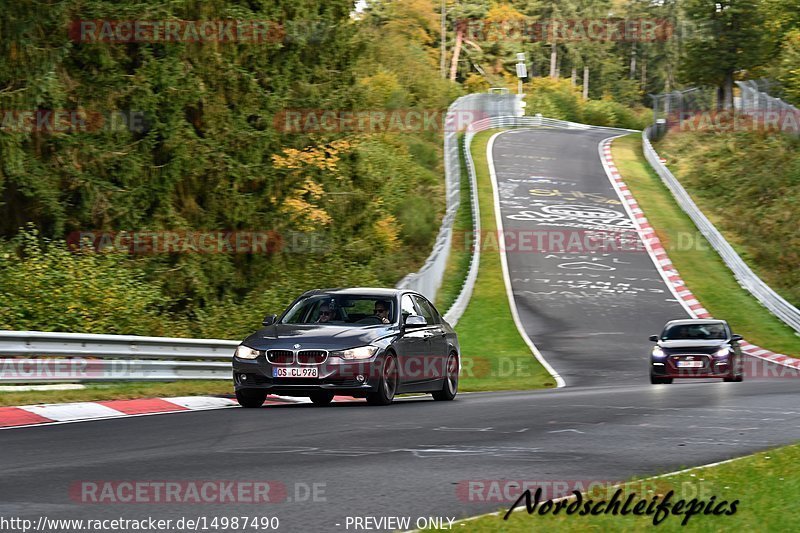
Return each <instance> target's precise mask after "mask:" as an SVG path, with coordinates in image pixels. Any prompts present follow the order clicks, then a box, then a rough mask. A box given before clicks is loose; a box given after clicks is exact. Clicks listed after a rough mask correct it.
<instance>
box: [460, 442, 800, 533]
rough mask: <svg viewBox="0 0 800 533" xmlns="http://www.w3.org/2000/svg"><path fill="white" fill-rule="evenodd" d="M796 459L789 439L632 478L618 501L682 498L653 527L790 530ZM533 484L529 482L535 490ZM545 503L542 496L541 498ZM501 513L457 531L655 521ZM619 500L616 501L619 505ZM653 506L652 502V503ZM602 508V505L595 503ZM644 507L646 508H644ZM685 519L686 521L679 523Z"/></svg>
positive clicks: (622, 527)
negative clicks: (661, 474)
mask: <svg viewBox="0 0 800 533" xmlns="http://www.w3.org/2000/svg"><path fill="white" fill-rule="evenodd" d="M798 461H800V446H799V445H792V446H786V447H783V448H777V449H774V450H770V451H767V452H762V453H758V454H755V455H752V456H748V457H745V458H743V459H738V460H735V461H732V462H730V463H725V464H722V465H718V466H714V467H707V468H695V469H692V470H690V471H687V472H683V473H680V474H676V475H672V476H669V477H665V478H660V479H650V480H640V481H631V482H628V483H626V484H625V485H623V486H621V487H620V488H622V489H623V492H622V495H621V497H620V501H621V502H622V503H623V504H624V502H625V500H626V498H627V497H628V495H630V494H635V496H634V498H633V504H634V505H632V506H631V507H634V506H635V503H636V502H638V501H639V500H646V501H647V503H648V505H649V503H650V502H651V501H652V500H653V498H654V497H658V503H660V502H662V501H663V500H664V496H665V495H666V494H667V493H669V491H673V492H674V494H673V496H672V497H671V499H670V502H671V503H672V504H673V506H674V505H675V504H676V503H677V502H678V501H679V500H684V501H685V502H687V503H686V505H684V509H681V511H683V512H682V514H670V515H668V516H663V517H662V518H663V521H661V522H659V524H658V531H734V530H736V531H791V530H794V529H795V527H796V525H795V524H796V517H795V513H794V508H795V506H796V502H797V499H798V498H799V497H800V478H798V476H793V475H791V472H793V471H794V470H795V469H796V467H797V463H798ZM535 490H536V488H535V487H533V488H532V492H535ZM616 490H617V489H616V488H613V489H606V488H602V489H600V488H598V489H597V490H596V491H591V492H590V493H588V494H585V495H584V496H583V503H586V501H587V500H588V499H592V500H593V501H594V503H599V502H600V501H601V500H605V501H606V502H610V501H611V498H612V497H613V494H614V492H615V491H616ZM712 497H715V498H714V500H713V505H712V512H711V514H708V515H706V514H704V512H705V509H706V505H708V503H709V502H711V498H712ZM692 499H695V500H696V501H697V502H698V503H699V502H703V503H704V504H705V505H704V506H703V507H702V510H703V512H701V513H700V514H695V515H692V516H690V517H689V518H688V519H686V511H685V509H686V508H687V506H688V504H689V503H690V502H691V500H692ZM542 500H543V501H542V502H541V503H544V500H545V498H542ZM735 500H738V503H737V505H736V511H735V513H733V514H731V515H725V514H722V515H716V516H715V515H714V514H713V508H716V506H718V505H720V504H721V503H722V502H723V501H726V502H727V504H726V505H725V507H720V508H719V509H718V510H719V511H723V510H727V511H730V510H732V507H731V504H732V503H733V502H734V501H735ZM510 506H511V504H509V505H508V506H506V507H505V508H503V509H502V510H501V513H500V516H485V517H482V518H479V519H477V520H473V521H470V522H464V523H463V527H457V529H458V530H459V531H470V532H478V533H480V532H493V533H494V532H516V531H577V530H579V531H642V530H646V529H650V528H652V527H653V525H654V522H653V520H654V516H655V513H653V514H651V515H649V516H648V515H646V514H645V515H642V516H635V515H633V514H628V515H626V516H621V515H617V516H615V515H613V514H611V513H609V514H599V515H596V516H592V515H587V516H580V515H579V514H578V512H576V513H574V514H571V515H570V514H566V512H565V511H564V510H563V509H562V510H561V511H560V512H559V513H558V514H557V515H553V514H552V511H551V514H544V515H540V514H539V510H540V509H541V505H540V506H539V508H537V509H536V511H535V513H534V514H531V515H529V514H528V513H527V512H526V511H525V510H522V511H518V512H516V513H513V514H512V515H511V516H510V517H509V519H508V520H507V521H506V520H503V515H504V514H505V512H506V510H507V509H508V507H510ZM621 507H622V506H620V508H621ZM653 509H654V511H655V506H654V508H653ZM598 510H601V511H602V510H604V508H598ZM644 511H646V508H645V509H644ZM683 520H687V526H688V527H686V526H682V525H681V523H682V521H683Z"/></svg>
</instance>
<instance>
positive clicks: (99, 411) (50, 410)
mask: <svg viewBox="0 0 800 533" xmlns="http://www.w3.org/2000/svg"><path fill="white" fill-rule="evenodd" d="M20 409H22V410H23V411H28V412H29V413H33V414H35V415H39V416H41V417H44V418H46V419H48V420H53V421H55V422H67V421H70V420H85V419H91V418H110V417H117V416H125V413H123V412H121V411H117V410H116V409H112V408H110V407H106V406H105V405H100V404H99V403H91V402H81V403H62V404H47V405H26V406H22V407H20Z"/></svg>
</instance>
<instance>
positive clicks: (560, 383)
mask: <svg viewBox="0 0 800 533" xmlns="http://www.w3.org/2000/svg"><path fill="white" fill-rule="evenodd" d="M511 131H514V130H511ZM503 133H506V132H502V131H501V132H498V133H495V134H494V135H492V137H491V138H490V139H489V144H488V145H487V146H486V162H487V163H488V166H489V177H490V179H491V180H492V194H493V195H494V218H495V223H496V224H497V231H498V235H504V234H505V233H504V230H503V215H502V214H501V213H500V191H499V189H498V186H497V171H496V170H495V168H494V157H493V156H492V149H493V148H494V141H495V139H496V138H497V137H498V136H500V135H502V134H503ZM498 244H499V246H500V266H501V268H502V271H503V282H504V283H505V286H506V296H507V297H508V306H509V308H510V309H511V316H512V317H513V318H514V325H515V326H516V327H517V331H519V334H520V337H522V340H524V341H525V344H527V345H528V348H530V350H531V352H532V353H533V355H534V357H536V360H537V361H539V363H540V364H541V365H542V366H543V367H544V369H545V370H547V372H548V373H549V374H550V375H551V376H553V379H555V381H556V388H561V387H566V385H567V383H566V382H565V381H564V378H562V377H561V375H560V374H559V373H558V372H557V371H556V369H555V368H553V367H552V366H551V365H550V363H548V362H547V360H546V359H545V358H544V356H543V355H542V353H541V352H540V351H539V348H537V347H536V345H535V344H534V343H533V341H532V340H531V338H530V337H528V334H527V333H526V332H525V328H524V327H522V321H520V319H519V312H518V311H517V302H516V301H515V300H514V291H513V290H512V289H511V278H510V277H509V275H508V260H507V259H506V252H505V246H504V245H503V242H502V240H500V242H499V243H498Z"/></svg>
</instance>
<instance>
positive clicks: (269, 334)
mask: <svg viewBox="0 0 800 533" xmlns="http://www.w3.org/2000/svg"><path fill="white" fill-rule="evenodd" d="M399 331H400V328H399V327H398V326H395V325H391V326H385V325H375V326H364V327H352V326H324V325H319V324H275V325H273V326H266V327H264V328H261V329H260V330H258V331H256V332H255V333H253V334H252V335H250V336H249V337H247V338H246V339H245V340H244V341H243V342H242V344H245V345H246V346H249V347H250V348H254V349H256V350H271V349H286V350H293V349H297V348H295V344H299V345H300V349H310V350H313V349H320V350H343V349H346V348H355V347H356V346H364V345H367V344H370V343H373V342H375V341H377V340H379V339H382V338H384V337H387V336H391V335H395V334H397V333H399Z"/></svg>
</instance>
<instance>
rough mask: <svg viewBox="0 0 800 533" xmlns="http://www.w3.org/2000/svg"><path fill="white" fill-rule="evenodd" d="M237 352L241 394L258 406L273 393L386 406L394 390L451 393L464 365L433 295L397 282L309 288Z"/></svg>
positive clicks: (322, 402)
mask: <svg viewBox="0 0 800 533" xmlns="http://www.w3.org/2000/svg"><path fill="white" fill-rule="evenodd" d="M263 326H264V327H262V328H261V329H259V330H258V331H256V332H255V333H253V334H252V335H250V336H249V337H247V338H246V339H245V340H244V341H243V342H242V344H241V345H240V346H239V347H238V348H237V349H236V353H235V354H234V357H233V381H234V386H235V388H236V399H237V400H238V401H239V404H241V405H242V406H244V407H260V406H261V405H262V404H263V403H264V401H265V400H266V397H267V394H282V395H287V396H307V397H310V398H311V401H312V402H314V403H315V404H317V405H326V404H328V403H330V402H331V401H332V400H333V397H334V395H344V396H355V397H358V398H366V399H367V402H368V403H370V404H373V405H388V404H390V403H392V400H393V399H394V397H395V395H397V394H402V393H410V392H417V393H420V392H426V393H432V394H433V397H434V398H435V399H436V400H452V399H453V398H455V396H456V393H457V391H458V373H459V369H460V360H459V346H458V339H457V338H456V333H455V331H454V330H453V328H452V327H451V326H450V324H448V323H447V322H446V321H445V320H444V319H443V318H442V316H441V315H440V314H439V312H438V311H437V310H436V308H435V307H434V306H433V304H431V302H430V301H428V299H426V298H425V297H424V296H422V295H421V294H419V293H416V292H413V291H408V290H398V289H322V290H314V291H309V292H306V293H305V294H303V295H302V296H300V297H299V298H298V299H297V300H295V301H294V302H293V303H292V304H291V305H290V306H289V308H288V309H287V310H286V311H284V313H283V314H282V315H281V316H280V317H277V316H275V315H270V316H267V317H266V318H265V319H264V322H263Z"/></svg>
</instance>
